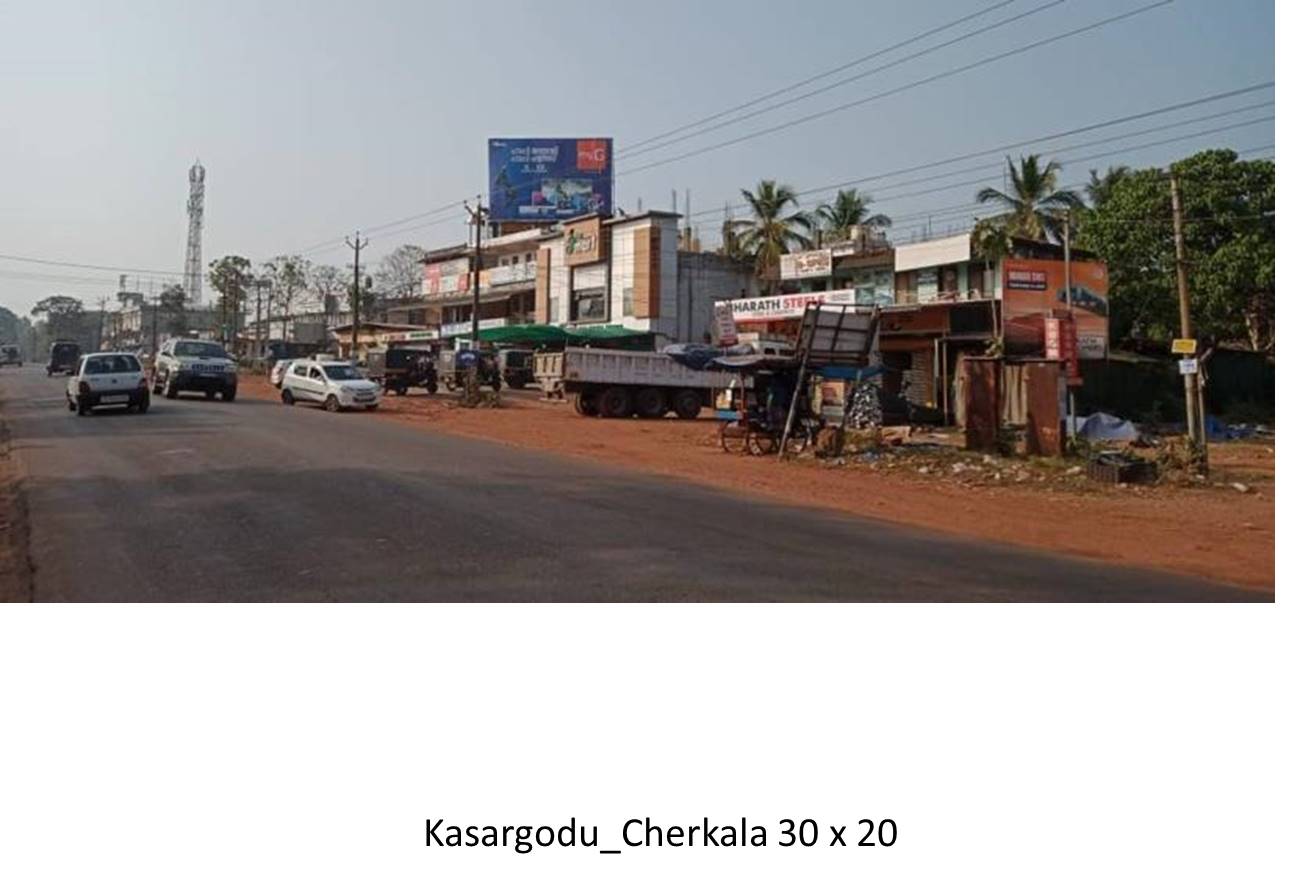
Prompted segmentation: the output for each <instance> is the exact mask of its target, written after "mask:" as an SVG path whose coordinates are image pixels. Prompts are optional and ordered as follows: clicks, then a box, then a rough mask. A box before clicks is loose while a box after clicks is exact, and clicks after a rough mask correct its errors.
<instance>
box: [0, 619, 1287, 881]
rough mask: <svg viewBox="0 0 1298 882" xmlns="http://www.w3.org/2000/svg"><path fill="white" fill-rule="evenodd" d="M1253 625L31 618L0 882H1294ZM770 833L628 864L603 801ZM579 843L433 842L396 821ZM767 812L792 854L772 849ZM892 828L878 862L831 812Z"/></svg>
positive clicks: (6, 645)
mask: <svg viewBox="0 0 1298 882" xmlns="http://www.w3.org/2000/svg"><path fill="white" fill-rule="evenodd" d="M1282 619H1283V616H1278V615H1277V614H1276V610H1275V608H1274V607H1269V606H1261V607H1251V606H1227V607H1153V606H1135V607H1123V608H1117V607H1111V606H1109V607H1105V606H1093V607H1065V606H1058V607H1026V606H1016V607H1005V606H1001V607H989V608H972V607H940V608H939V607H909V606H891V607H872V608H868V609H867V608H861V607H837V608H833V609H827V608H824V607H812V606H792V607H788V606H785V607H779V608H776V607H770V606H765V607H744V606H720V605H718V606H707V607H690V608H688V609H685V608H680V607H671V606H652V607H617V608H611V607H596V606H575V607H574V606H532V607H503V606H494V607H493V606H483V607H478V608H466V607H447V606H426V607H403V608H392V607H385V606H353V607H329V606H291V605H281V606H274V607H238V606H234V605H230V606H189V607H151V606H125V605H123V606H114V607H93V606H80V607H64V608H58V607H52V606H51V607H39V606H38V607H33V608H30V609H17V608H13V609H10V610H6V612H5V616H4V618H3V620H0V663H3V665H4V671H5V675H4V677H3V681H2V683H3V685H0V707H2V708H3V709H4V710H3V718H4V725H3V729H2V730H0V731H2V732H3V735H0V741H2V742H3V750H2V751H0V782H3V783H2V784H0V878H5V879H13V880H23V882H30V880H90V879H94V880H106V879H130V880H132V882H151V880H167V882H174V880H177V879H184V880H187V882H193V880H222V882H227V880H231V879H239V880H263V879H264V880H284V879H310V880H313V882H316V880H344V879H345V880H357V879H374V880H380V879H381V880H385V882H399V880H430V879H502V880H503V879H509V880H515V879H529V880H550V879H554V880H560V879H562V880H606V879H623V880H661V879H664V878H667V879H679V880H689V879H707V880H717V879H744V880H789V879H815V880H859V879H879V880H885V879H886V880H938V879H996V880H1033V882H1037V880H1043V879H1049V880H1087V882H1092V880H1096V879H1133V880H1149V879H1175V880H1178V882H1183V880H1197V879H1204V880H1209V879H1211V880H1221V879H1249V880H1259V879H1281V878H1286V879H1291V878H1294V877H1293V875H1292V872H1293V860H1292V851H1291V843H1292V830H1293V820H1294V817H1293V814H1294V812H1293V793H1294V783H1295V782H1294V780H1293V777H1294V776H1293V766H1292V750H1293V744H1294V738H1295V734H1296V733H1295V732H1294V729H1293V725H1292V710H1293V707H1292V704H1293V702H1292V694H1293V693H1292V689H1291V686H1292V683H1291V678H1290V677H1288V676H1287V675H1284V674H1282V673H1281V672H1282V671H1283V670H1285V669H1286V666H1285V664H1284V658H1285V656H1284V655H1283V654H1282V653H1281V650H1280V648H1281V647H1287V646H1289V645H1290V644H1291V641H1292V631H1288V632H1286V631H1285V630H1284V627H1283V623H1282ZM705 817H706V818H708V819H710V820H711V821H712V822H714V823H723V824H732V823H733V824H738V823H739V822H740V819H741V818H746V819H747V821H748V823H749V825H750V826H751V825H753V824H762V825H763V826H765V827H766V830H767V835H768V844H767V845H766V847H764V848H713V847H710V846H709V847H694V848H637V849H628V848H626V847H625V846H623V845H622V844H621V843H620V841H619V840H620V834H621V828H622V825H623V823H624V822H625V821H627V820H629V819H632V818H650V819H652V821H653V822H654V823H655V824H660V825H662V826H663V827H666V826H668V825H671V824H679V825H683V826H688V825H692V824H699V823H701V822H702V821H703V819H704V818H705ZM438 818H444V819H445V822H446V823H447V824H458V825H468V824H481V825H485V824H493V825H506V824H509V825H519V824H529V825H539V824H551V825H556V826H557V825H560V824H563V823H566V822H567V821H568V820H569V819H570V818H576V819H577V823H578V824H584V825H597V826H598V827H599V833H600V841H599V845H600V848H622V849H623V851H622V853H621V854H619V855H601V854H599V853H598V850H596V849H580V848H563V849H561V848H539V849H536V850H534V851H532V852H531V853H529V854H518V853H516V852H515V851H514V850H511V849H503V848H497V849H484V848H459V849H453V848H437V847H427V846H426V845H425V841H426V840H425V830H426V828H425V824H426V821H427V820H429V819H432V820H436V819H438ZM783 818H791V819H804V818H811V819H816V820H817V821H818V822H819V825H820V830H821V837H822V842H821V844H820V845H817V846H816V847H813V848H809V849H803V848H781V847H779V846H778V845H777V844H776V843H777V842H778V839H779V835H778V831H779V829H780V821H781V819H783ZM862 818H873V819H875V820H879V819H883V818H890V819H892V820H894V821H895V822H896V828H897V839H896V843H895V845H893V846H892V847H890V848H882V847H874V848H860V847H855V846H852V845H849V846H848V847H829V846H828V845H826V844H825V842H824V840H827V839H828V838H829V836H828V831H827V827H828V825H830V824H833V825H848V834H849V835H848V839H849V842H852V841H853V840H855V838H856V837H855V836H853V835H852V834H853V832H854V831H856V830H857V826H856V825H857V822H858V821H859V820H860V819H862Z"/></svg>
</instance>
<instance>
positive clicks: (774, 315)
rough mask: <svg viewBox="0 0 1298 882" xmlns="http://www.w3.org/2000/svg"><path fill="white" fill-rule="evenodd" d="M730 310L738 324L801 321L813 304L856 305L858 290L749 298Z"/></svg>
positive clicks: (737, 301)
mask: <svg viewBox="0 0 1298 882" xmlns="http://www.w3.org/2000/svg"><path fill="white" fill-rule="evenodd" d="M729 303H730V309H731V312H732V313H733V315H734V319H735V322H737V323H738V324H751V323H753V322H772V321H783V320H784V319H800V318H802V314H803V312H804V311H805V310H806V308H807V307H808V306H809V305H811V304H813V303H829V304H839V305H848V306H851V305H855V304H856V290H855V289H852V288H848V289H846V290H843V291H818V292H816V293H813V294H780V295H777V296H775V297H747V298H744V299H742V300H731V301H729Z"/></svg>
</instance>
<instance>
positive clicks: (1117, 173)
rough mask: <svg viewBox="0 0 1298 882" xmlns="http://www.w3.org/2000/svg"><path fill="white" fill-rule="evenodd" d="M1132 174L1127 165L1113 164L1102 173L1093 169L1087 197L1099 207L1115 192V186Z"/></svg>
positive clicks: (1093, 205)
mask: <svg viewBox="0 0 1298 882" xmlns="http://www.w3.org/2000/svg"><path fill="white" fill-rule="evenodd" d="M1130 174H1131V169H1130V168H1128V167H1127V166H1125V165H1111V166H1109V170H1108V171H1106V172H1105V173H1104V174H1102V175H1101V174H1100V173H1099V172H1098V171H1096V170H1095V169H1091V180H1090V181H1089V182H1088V183H1087V185H1086V198H1087V199H1088V200H1090V203H1091V207H1092V208H1099V207H1100V205H1102V204H1103V203H1104V202H1105V201H1106V200H1107V199H1108V198H1109V196H1111V195H1112V194H1113V188H1114V186H1116V185H1117V183H1118V182H1119V181H1121V180H1123V179H1124V178H1126V177H1128V176H1129V175H1130Z"/></svg>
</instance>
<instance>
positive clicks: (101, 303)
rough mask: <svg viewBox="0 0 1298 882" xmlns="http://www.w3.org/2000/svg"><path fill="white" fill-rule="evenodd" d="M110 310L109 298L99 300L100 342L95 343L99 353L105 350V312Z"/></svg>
mask: <svg viewBox="0 0 1298 882" xmlns="http://www.w3.org/2000/svg"><path fill="white" fill-rule="evenodd" d="M107 309H108V298H107V297H100V298H99V340H98V341H97V342H96V343H95V348H96V349H98V350H99V351H101V352H102V351H103V349H104V311H105V310H107Z"/></svg>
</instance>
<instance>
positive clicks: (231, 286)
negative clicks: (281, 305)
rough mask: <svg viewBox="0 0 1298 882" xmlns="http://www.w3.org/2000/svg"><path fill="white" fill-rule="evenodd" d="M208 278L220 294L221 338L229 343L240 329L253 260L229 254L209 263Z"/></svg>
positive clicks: (218, 298)
mask: <svg viewBox="0 0 1298 882" xmlns="http://www.w3.org/2000/svg"><path fill="white" fill-rule="evenodd" d="M207 278H208V281H209V282H211V284H212V288H213V290H215V291H216V292H217V294H218V297H217V301H216V305H217V307H218V309H220V312H221V340H222V341H223V342H225V343H227V344H228V343H229V341H230V339H231V338H233V337H234V335H235V334H236V333H237V331H238V326H239V316H240V315H241V314H242V313H243V305H244V303H245V302H246V301H247V299H248V286H249V285H251V284H252V262H251V261H249V260H248V258H246V257H240V256H239V255H237V254H227V255H226V256H225V257H222V258H221V259H220V260H214V261H212V262H211V263H210V264H208V273H207Z"/></svg>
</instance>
